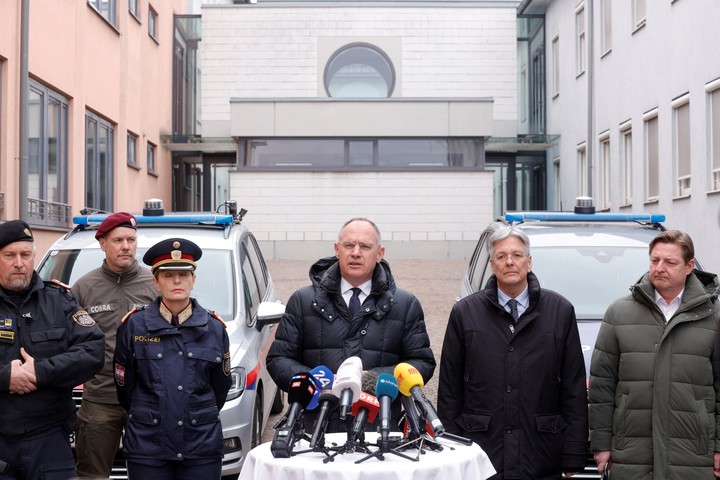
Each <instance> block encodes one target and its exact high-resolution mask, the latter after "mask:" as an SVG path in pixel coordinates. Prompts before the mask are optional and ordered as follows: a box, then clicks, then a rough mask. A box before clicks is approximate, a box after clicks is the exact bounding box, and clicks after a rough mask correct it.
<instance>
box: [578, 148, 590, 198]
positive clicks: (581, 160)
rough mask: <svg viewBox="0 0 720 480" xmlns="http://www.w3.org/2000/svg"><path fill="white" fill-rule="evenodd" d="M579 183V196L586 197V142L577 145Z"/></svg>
mask: <svg viewBox="0 0 720 480" xmlns="http://www.w3.org/2000/svg"><path fill="white" fill-rule="evenodd" d="M577 167H578V168H577V175H578V177H577V185H578V196H580V197H584V196H587V195H588V190H589V189H588V164H587V154H586V151H585V142H583V143H581V144H580V145H578V146H577Z"/></svg>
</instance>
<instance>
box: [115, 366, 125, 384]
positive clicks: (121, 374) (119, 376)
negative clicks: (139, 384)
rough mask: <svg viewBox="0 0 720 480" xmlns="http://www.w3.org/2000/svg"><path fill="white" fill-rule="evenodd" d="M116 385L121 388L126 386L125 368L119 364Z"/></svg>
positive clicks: (116, 368)
mask: <svg viewBox="0 0 720 480" xmlns="http://www.w3.org/2000/svg"><path fill="white" fill-rule="evenodd" d="M115 383H117V384H118V385H120V386H121V387H122V386H124V385H125V367H124V366H122V365H120V364H119V363H116V364H115Z"/></svg>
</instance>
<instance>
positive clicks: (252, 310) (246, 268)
mask: <svg viewBox="0 0 720 480" xmlns="http://www.w3.org/2000/svg"><path fill="white" fill-rule="evenodd" d="M241 252H242V253H241V258H242V279H243V291H244V293H245V322H246V323H247V324H248V325H249V326H252V325H254V324H255V315H256V314H257V310H258V306H259V305H260V291H259V289H258V285H257V282H256V281H255V274H254V273H253V269H252V265H251V263H250V259H249V258H248V255H247V252H246V251H245V244H243V247H242V251H241Z"/></svg>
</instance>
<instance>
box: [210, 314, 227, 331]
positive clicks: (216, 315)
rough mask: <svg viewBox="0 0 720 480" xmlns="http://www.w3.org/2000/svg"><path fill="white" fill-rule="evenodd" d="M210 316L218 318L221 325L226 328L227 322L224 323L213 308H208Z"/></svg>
mask: <svg viewBox="0 0 720 480" xmlns="http://www.w3.org/2000/svg"><path fill="white" fill-rule="evenodd" d="M210 316H211V317H213V318H214V319H216V320H220V323H222V326H223V327H224V328H227V324H226V323H225V320H223V319H222V318H221V317H220V315H218V313H217V312H216V311H215V310H210Z"/></svg>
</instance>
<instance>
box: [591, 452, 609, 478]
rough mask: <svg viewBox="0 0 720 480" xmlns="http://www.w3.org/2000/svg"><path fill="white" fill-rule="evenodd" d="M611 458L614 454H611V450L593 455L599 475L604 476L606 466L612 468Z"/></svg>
mask: <svg viewBox="0 0 720 480" xmlns="http://www.w3.org/2000/svg"><path fill="white" fill-rule="evenodd" d="M611 457H612V453H610V450H599V451H597V452H595V453H594V454H593V458H594V459H595V463H597V466H598V473H599V474H600V475H602V472H603V470H604V469H605V465H606V464H609V465H608V466H612V458H611Z"/></svg>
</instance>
